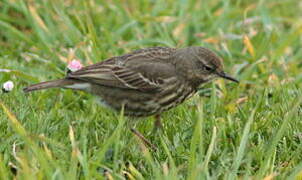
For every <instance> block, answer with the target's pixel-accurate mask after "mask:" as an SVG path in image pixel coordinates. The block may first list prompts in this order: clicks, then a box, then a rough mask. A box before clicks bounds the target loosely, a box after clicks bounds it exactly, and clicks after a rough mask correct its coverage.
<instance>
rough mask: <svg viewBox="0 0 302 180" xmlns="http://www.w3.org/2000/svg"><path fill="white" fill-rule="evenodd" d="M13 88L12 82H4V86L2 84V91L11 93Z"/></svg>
mask: <svg viewBox="0 0 302 180" xmlns="http://www.w3.org/2000/svg"><path fill="white" fill-rule="evenodd" d="M13 88H14V83H13V82H12V81H6V82H5V83H4V84H3V90H4V91H7V92H8V91H11V90H13Z"/></svg>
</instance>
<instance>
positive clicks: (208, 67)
mask: <svg viewBox="0 0 302 180" xmlns="http://www.w3.org/2000/svg"><path fill="white" fill-rule="evenodd" d="M204 69H205V70H206V71H213V68H211V67H210V66H204Z"/></svg>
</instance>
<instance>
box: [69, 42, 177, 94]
mask: <svg viewBox="0 0 302 180" xmlns="http://www.w3.org/2000/svg"><path fill="white" fill-rule="evenodd" d="M160 51H161V53H166V54H165V55H166V56H168V54H167V53H168V52H166V51H167V50H166V49H165V48H164V50H162V49H161V50H160ZM162 57H164V56H163V54H160V53H159V52H157V50H154V49H151V50H148V49H143V50H138V51H134V52H133V53H130V54H126V55H124V56H119V57H114V58H111V59H109V60H106V61H103V62H100V63H97V64H94V65H90V66H87V67H84V68H82V69H80V70H78V71H76V72H73V73H69V74H68V76H67V78H72V79H79V80H83V81H87V82H91V83H94V84H99V85H103V86H110V87H117V88H124V89H135V90H139V91H152V90H156V89H159V88H160V87H161V84H162V83H163V79H164V78H169V77H170V76H172V73H171V72H173V70H174V69H173V67H171V66H169V65H168V64H167V63H164V62H162V61H160V59H162Z"/></svg>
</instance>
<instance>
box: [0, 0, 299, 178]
mask: <svg viewBox="0 0 302 180" xmlns="http://www.w3.org/2000/svg"><path fill="white" fill-rule="evenodd" d="M301 9H302V3H301V2H300V1H299V0H237V1H236V0H208V1H206V0H204V1H202V0H188V1H185V0H175V1H174V0H150V1H148V0H141V1H138V0H124V1H118V0H23V1H22V0H1V1H0V84H1V85H2V83H4V82H6V81H8V80H11V81H13V82H14V84H15V88H14V89H13V90H12V91H11V92H9V93H2V92H1V93H0V142H1V143H0V179H14V178H16V179H109V180H110V179H125V178H126V179H230V180H232V179H265V180H270V179H302V89H301V87H302V73H301V72H302V51H301V46H302V11H301ZM152 46H168V47H187V46H204V47H207V48H210V49H212V50H213V51H215V52H217V53H218V54H219V56H221V57H222V58H223V60H224V66H225V70H226V71H227V72H229V73H230V74H232V75H233V76H235V77H236V78H238V79H239V80H240V84H236V83H230V82H228V81H225V80H221V79H219V80H216V81H215V82H213V83H209V84H207V85H205V86H203V87H201V88H200V91H199V92H198V93H197V94H196V95H195V96H194V97H192V98H191V99H190V100H188V101H186V102H185V103H183V104H182V105H180V106H178V107H177V108H175V109H172V110H170V111H168V112H166V113H164V114H163V124H164V127H163V129H162V131H159V132H156V133H153V132H152V128H153V118H152V117H149V118H144V119H136V120H135V119H131V118H127V117H124V116H123V114H122V112H120V113H119V112H118V113H116V112H112V111H111V110H110V109H106V108H104V107H101V106H99V105H98V104H97V103H96V99H95V97H93V96H92V95H89V94H86V93H84V92H79V91H72V90H67V89H51V90H47V91H37V92H33V93H29V94H25V93H23V91H22V89H23V88H24V87H26V86H28V85H30V84H33V83H37V82H40V81H46V80H51V79H56V78H61V77H63V76H64V75H65V74H66V66H67V64H68V62H70V61H71V60H73V59H77V60H80V61H81V62H82V63H83V64H84V65H89V64H92V63H96V62H99V61H102V60H105V59H107V58H109V57H112V56H118V55H122V54H124V53H128V52H131V51H132V50H136V49H140V48H145V47H152ZM133 126H135V127H136V129H137V130H139V131H140V132H141V133H142V134H144V135H145V136H146V137H147V138H148V139H149V140H150V141H151V142H152V143H154V144H156V146H157V147H158V150H157V151H152V150H151V149H150V148H148V147H146V146H145V145H144V144H143V143H142V141H141V140H140V139H138V138H137V137H136V136H134V135H133V134H132V133H131V131H130V127H133Z"/></svg>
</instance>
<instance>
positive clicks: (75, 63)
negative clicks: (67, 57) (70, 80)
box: [67, 59, 83, 72]
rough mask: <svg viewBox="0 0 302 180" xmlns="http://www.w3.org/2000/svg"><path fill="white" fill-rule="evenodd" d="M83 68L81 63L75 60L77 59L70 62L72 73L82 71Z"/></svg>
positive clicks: (69, 68) (69, 66) (69, 67)
mask: <svg viewBox="0 0 302 180" xmlns="http://www.w3.org/2000/svg"><path fill="white" fill-rule="evenodd" d="M82 67H83V66H82V64H81V62H80V61H78V60H75V59H74V60H72V61H70V62H69V63H68V66H67V68H68V70H70V71H71V72H75V71H77V70H79V69H81V68H82Z"/></svg>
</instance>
